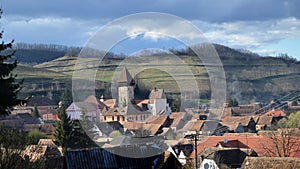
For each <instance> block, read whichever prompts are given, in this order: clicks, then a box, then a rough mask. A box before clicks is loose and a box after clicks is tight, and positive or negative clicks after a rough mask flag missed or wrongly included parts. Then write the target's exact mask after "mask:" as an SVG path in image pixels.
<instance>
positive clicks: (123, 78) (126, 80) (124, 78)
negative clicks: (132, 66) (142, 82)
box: [117, 66, 135, 86]
mask: <svg viewBox="0 0 300 169" xmlns="http://www.w3.org/2000/svg"><path fill="white" fill-rule="evenodd" d="M117 82H118V85H119V86H133V85H134V84H135V82H134V80H133V78H132V76H131V75H130V73H129V72H128V70H127V68H126V67H125V66H124V68H123V70H122V72H121V74H120V77H119V79H118V81H117Z"/></svg>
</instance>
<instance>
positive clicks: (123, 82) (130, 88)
mask: <svg viewBox="0 0 300 169" xmlns="http://www.w3.org/2000/svg"><path fill="white" fill-rule="evenodd" d="M117 83H118V103H117V105H118V107H119V108H123V107H126V106H127V105H128V103H130V102H131V100H132V99H134V86H135V81H134V80H133V78H132V77H131V75H130V73H129V72H128V70H127V68H126V67H124V68H123V70H122V72H121V75H120V77H119V79H118V81H117Z"/></svg>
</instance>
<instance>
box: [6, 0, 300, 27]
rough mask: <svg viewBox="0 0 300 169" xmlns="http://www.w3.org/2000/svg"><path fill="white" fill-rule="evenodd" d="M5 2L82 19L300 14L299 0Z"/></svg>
mask: <svg viewBox="0 0 300 169" xmlns="http://www.w3.org/2000/svg"><path fill="white" fill-rule="evenodd" d="M2 6H3V8H4V11H5V13H6V14H7V15H13V14H14V15H22V16H29V17H49V16H58V17H70V18H78V19H100V18H102V19H104V18H109V19H116V18H119V17H122V16H125V15H129V14H134V13H138V12H163V13H170V14H173V15H177V16H179V17H183V18H185V19H188V20H202V21H207V22H219V23H221V22H232V21H242V20H244V21H250V20H251V21H254V20H268V19H282V18H285V17H296V18H300V11H299V6H300V1H298V0H282V1H274V0H243V1H241V0H231V1H230V2H226V3H224V0H164V1H161V0H145V1H140V0H128V1H123V0H110V1H107V0H106V1H96V0H86V1H84V2H82V1H73V0H64V1H60V0H52V1H41V0H26V1H20V0H9V1H8V0H7V1H3V2H2Z"/></svg>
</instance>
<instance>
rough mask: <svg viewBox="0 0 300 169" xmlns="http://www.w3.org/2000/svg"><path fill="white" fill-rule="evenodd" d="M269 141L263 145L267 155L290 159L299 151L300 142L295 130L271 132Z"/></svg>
mask: <svg viewBox="0 0 300 169" xmlns="http://www.w3.org/2000/svg"><path fill="white" fill-rule="evenodd" d="M267 137H268V140H267V141H266V142H263V143H262V146H263V149H264V151H265V152H266V155H268V156H272V157H274V156H275V157H290V156H291V155H292V154H294V153H295V152H296V151H298V150H297V149H298V146H299V141H300V139H299V138H298V137H295V129H292V128H289V129H288V128H286V129H279V130H277V131H271V132H269V133H268V135H267Z"/></svg>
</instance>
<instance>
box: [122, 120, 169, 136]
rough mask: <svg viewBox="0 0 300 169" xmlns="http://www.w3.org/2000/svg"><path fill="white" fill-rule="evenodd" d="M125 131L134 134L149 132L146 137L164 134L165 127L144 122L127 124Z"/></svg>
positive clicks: (125, 124)
mask: <svg viewBox="0 0 300 169" xmlns="http://www.w3.org/2000/svg"><path fill="white" fill-rule="evenodd" d="M123 126H124V131H126V130H129V131H131V132H132V133H133V134H136V133H137V132H143V131H147V133H146V136H155V135H157V134H160V133H162V132H163V131H162V128H163V126H162V125H160V124H146V123H143V122H125V123H124V125H123Z"/></svg>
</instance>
